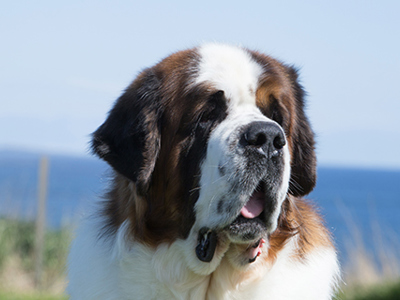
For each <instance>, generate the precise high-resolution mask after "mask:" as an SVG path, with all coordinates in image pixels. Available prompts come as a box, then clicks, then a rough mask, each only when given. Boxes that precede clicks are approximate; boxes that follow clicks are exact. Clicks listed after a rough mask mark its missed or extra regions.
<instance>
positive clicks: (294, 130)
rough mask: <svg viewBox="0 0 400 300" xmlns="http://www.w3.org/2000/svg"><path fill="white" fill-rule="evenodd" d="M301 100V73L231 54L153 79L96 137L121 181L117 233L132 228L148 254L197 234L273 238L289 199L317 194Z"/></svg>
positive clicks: (182, 65) (200, 54)
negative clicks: (123, 227)
mask: <svg viewBox="0 0 400 300" xmlns="http://www.w3.org/2000/svg"><path fill="white" fill-rule="evenodd" d="M303 96H304V92H303V89H302V87H301V86H300V84H299V83H298V79H297V73H296V70H295V69H294V68H292V67H289V66H286V65H284V64H281V63H280V62H278V61H276V60H274V59H272V58H271V57H268V56H265V55H263V54H260V53H258V52H254V51H250V50H247V49H243V48H237V47H231V46H225V45H216V44H212V45H206V46H202V47H200V48H195V49H191V50H186V51H182V52H178V53H175V54H173V55H171V56H169V57H168V58H166V59H164V60H163V61H161V62H160V63H158V64H157V65H155V66H154V67H152V68H149V69H146V70H144V71H143V72H142V73H141V74H140V75H139V76H138V77H137V78H136V80H135V81H134V82H133V83H132V84H131V85H130V86H129V87H128V88H127V90H126V91H125V93H124V94H123V95H122V96H121V97H120V98H119V99H118V100H117V102H116V103H115V105H114V107H113V109H112V110H111V111H110V113H109V116H108V118H107V120H106V121H105V122H104V124H103V125H101V126H100V127H99V129H98V130H97V131H96V132H95V133H94V134H93V142H92V147H93V149H94V152H95V153H96V154H97V155H99V156H100V157H101V158H103V159H104V160H106V161H107V162H108V163H109V164H110V165H111V166H112V167H113V168H114V169H115V171H116V172H117V174H118V175H117V182H118V186H119V188H118V189H115V190H114V191H113V192H112V197H111V198H112V199H111V203H110V204H109V205H108V208H107V212H106V213H107V214H108V216H109V218H110V226H118V225H121V223H122V222H123V221H125V220H127V219H128V220H129V221H130V222H131V224H132V226H131V227H132V228H131V229H132V232H133V235H134V236H135V238H136V239H138V240H140V241H142V242H144V243H147V244H150V245H157V244H159V243H161V242H172V241H174V240H176V239H185V238H186V237H187V236H188V234H189V232H190V231H191V230H193V228H194V227H195V229H196V230H198V231H199V232H200V233H201V234H205V233H207V232H208V233H211V235H214V233H217V234H218V233H219V232H224V233H225V234H226V236H227V237H228V239H229V240H230V241H231V242H234V243H254V242H256V241H257V240H259V239H260V238H261V237H265V236H268V235H269V234H271V233H272V232H273V231H274V230H275V229H276V228H277V222H278V218H279V215H280V213H281V207H282V203H283V202H284V201H285V199H286V198H287V196H288V194H291V195H293V196H302V195H305V194H307V193H309V192H310V191H311V190H312V189H313V187H314V185H315V179H316V178H315V177H316V172H315V165H316V159H315V153H314V138H313V133H312V131H311V129H310V126H309V123H308V120H307V118H306V116H305V114H304V111H303V109H304V102H303ZM121 185H123V186H124V188H122V187H121ZM128 194H129V195H128ZM207 242H209V241H207ZM211 243H213V241H211ZM200 256H201V254H200ZM199 258H200V257H199ZM205 260H207V258H206V259H205Z"/></svg>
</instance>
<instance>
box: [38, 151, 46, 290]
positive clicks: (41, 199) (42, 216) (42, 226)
mask: <svg viewBox="0 0 400 300" xmlns="http://www.w3.org/2000/svg"><path fill="white" fill-rule="evenodd" d="M48 169H49V161H48V159H47V157H46V156H43V157H42V158H41V160H40V166H39V180H38V203H37V217H36V233H35V285H36V288H37V289H42V271H43V250H44V236H45V230H46V200H47V199H46V198H47V182H48Z"/></svg>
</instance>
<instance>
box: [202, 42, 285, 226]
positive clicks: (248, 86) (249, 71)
mask: <svg viewBox="0 0 400 300" xmlns="http://www.w3.org/2000/svg"><path fill="white" fill-rule="evenodd" d="M198 52H199V54H200V57H201V60H200V63H199V72H198V77H197V79H196V84H202V83H206V84H207V85H208V86H212V87H213V88H215V89H216V90H221V91H223V92H224V95H225V98H226V100H227V106H228V112H227V113H228V115H227V117H226V119H225V120H224V121H222V122H221V123H220V124H219V125H218V126H217V127H216V128H215V129H214V131H213V132H212V133H211V136H210V139H209V142H208V148H207V155H206V158H205V161H204V162H203V164H202V170H201V179H200V195H199V199H198V201H197V203H196V206H195V210H196V225H195V226H196V227H197V226H199V227H202V226H207V227H210V228H218V227H220V226H226V225H228V224H230V223H231V222H232V221H233V220H234V219H235V218H236V217H237V216H238V215H239V213H240V210H241V208H242V207H243V205H244V204H245V203H246V202H247V201H248V199H249V198H248V196H247V197H244V196H242V198H243V199H240V197H239V199H229V197H230V196H231V197H232V196H233V193H232V183H231V182H229V179H230V178H229V177H231V176H233V175H234V174H232V173H233V172H235V169H234V168H233V167H234V165H235V164H239V163H240V162H237V160H240V159H241V157H240V156H238V155H235V153H233V151H232V149H231V148H230V147H232V144H235V141H236V143H237V141H238V139H239V136H238V135H239V132H240V130H239V129H240V128H242V127H243V126H246V125H247V124H250V123H252V122H255V121H263V122H273V123H275V122H274V121H273V120H271V119H269V118H267V117H266V116H264V115H263V114H262V113H261V111H260V110H259V109H258V107H257V106H256V96H255V92H256V91H257V88H258V84H259V78H260V76H261V74H262V72H263V70H262V67H261V66H260V65H259V64H258V63H256V62H255V61H254V60H252V58H251V57H250V54H249V53H248V52H246V51H245V50H243V49H241V48H239V47H232V46H227V45H219V44H211V45H206V46H203V47H201V48H200V49H199V50H198ZM282 150H283V159H284V170H283V174H282V176H283V178H282V186H281V188H280V191H279V195H278V198H279V199H278V202H279V203H278V206H279V209H278V210H277V212H276V213H274V216H273V217H274V218H276V219H277V217H278V215H279V211H280V204H281V203H282V202H283V200H284V198H285V196H286V193H287V188H288V182H289V173H290V171H289V170H290V166H289V161H290V158H289V151H288V148H287V145H286V146H284V148H283V149H282ZM220 167H225V168H226V169H227V170H228V172H227V173H226V174H225V175H224V174H221V172H220ZM229 171H231V172H229ZM223 198H224V199H225V201H230V202H231V203H230V205H231V207H232V210H231V212H230V213H227V212H218V202H219V201H220V200H221V199H223ZM273 222H274V221H273ZM274 223H276V222H274ZM274 226H275V224H274Z"/></svg>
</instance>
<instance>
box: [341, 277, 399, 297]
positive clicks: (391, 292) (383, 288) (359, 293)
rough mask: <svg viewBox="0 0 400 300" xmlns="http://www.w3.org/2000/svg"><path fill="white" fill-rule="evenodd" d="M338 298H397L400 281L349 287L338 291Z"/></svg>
mask: <svg viewBox="0 0 400 300" xmlns="http://www.w3.org/2000/svg"><path fill="white" fill-rule="evenodd" d="M337 299H339V300H399V299H400V281H399V282H396V283H388V284H382V285H378V286H369V287H351V288H348V289H346V290H345V291H343V292H342V293H340V294H339V295H338V297H337Z"/></svg>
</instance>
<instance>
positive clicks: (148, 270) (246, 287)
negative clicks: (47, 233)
mask: <svg viewBox="0 0 400 300" xmlns="http://www.w3.org/2000/svg"><path fill="white" fill-rule="evenodd" d="M97 230H98V223H97V222H96V221H94V220H90V221H87V222H86V224H84V225H83V226H81V229H80V232H79V234H78V237H77V239H76V240H75V241H74V246H73V248H72V249H73V251H72V253H71V257H73V258H74V259H72V260H71V262H72V263H73V264H76V266H74V265H72V266H70V267H72V268H71V269H72V270H78V269H79V270H80V272H79V273H76V274H74V273H72V274H71V273H70V281H71V282H70V285H71V284H72V285H73V286H74V287H75V289H74V290H71V291H69V292H70V295H71V300H74V299H98V300H101V299H107V300H111V299H210V300H211V299H274V300H280V299H282V300H283V299H328V298H329V297H330V295H331V293H332V288H331V287H332V277H336V276H335V275H338V274H339V269H338V266H337V263H336V255H335V252H334V251H333V250H332V249H330V248H319V249H315V250H314V251H313V252H311V253H310V254H308V255H307V257H305V258H304V259H303V260H301V261H299V260H298V259H297V258H295V257H294V252H295V251H296V237H293V238H291V239H290V240H289V241H288V243H287V244H286V245H285V247H284V248H283V249H282V250H281V252H280V255H279V256H278V257H277V259H276V260H273V261H269V260H268V258H267V257H268V253H267V252H265V253H263V254H262V255H261V256H260V257H259V258H258V259H257V261H256V262H254V263H253V264H251V265H249V267H248V270H247V271H243V270H237V269H235V268H234V267H232V265H231V264H230V262H229V254H230V252H231V251H234V250H233V249H231V248H229V249H228V250H227V252H226V253H225V255H224V256H223V257H222V259H221V260H220V263H219V265H218V266H216V268H215V271H213V272H212V273H211V274H208V275H199V274H195V273H194V272H193V271H192V270H190V269H189V268H188V264H187V262H186V259H185V255H186V254H185V252H186V251H187V247H188V245H187V244H186V243H187V242H186V241H183V240H178V241H176V242H174V243H173V244H171V245H166V244H162V245H160V246H158V247H157V248H156V249H154V250H153V249H149V248H148V247H146V246H144V245H142V244H140V243H131V244H130V245H128V244H127V242H126V240H125V238H124V235H125V232H124V228H123V227H122V228H121V230H119V232H118V233H117V234H116V236H115V237H114V238H113V240H107V239H98V235H97ZM78 249H79V250H78ZM77 266H79V267H77ZM88 274H90V276H88ZM311 285H312V288H310V286H311ZM88 286H91V287H93V288H94V287H95V289H87V287H88ZM132 296H134V297H132Z"/></svg>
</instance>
